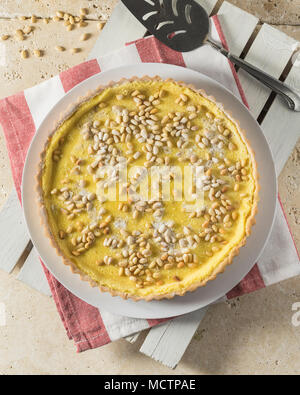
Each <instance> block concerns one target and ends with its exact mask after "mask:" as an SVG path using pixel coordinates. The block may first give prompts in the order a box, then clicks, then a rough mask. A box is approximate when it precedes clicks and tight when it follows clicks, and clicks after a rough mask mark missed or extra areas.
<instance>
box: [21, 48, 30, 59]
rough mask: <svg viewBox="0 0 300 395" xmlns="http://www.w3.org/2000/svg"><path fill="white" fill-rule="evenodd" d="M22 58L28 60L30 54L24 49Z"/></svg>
mask: <svg viewBox="0 0 300 395" xmlns="http://www.w3.org/2000/svg"><path fill="white" fill-rule="evenodd" d="M21 56H22V58H23V59H26V58H28V56H29V53H28V51H27V49H23V51H22V52H21Z"/></svg>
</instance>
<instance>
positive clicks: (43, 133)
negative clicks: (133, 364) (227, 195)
mask: <svg viewBox="0 0 300 395" xmlns="http://www.w3.org/2000/svg"><path fill="white" fill-rule="evenodd" d="M145 74H147V75H150V76H154V75H159V76H161V77H162V78H169V77H172V78H173V79H175V80H178V81H185V82H186V83H191V84H193V85H195V86H196V87H198V88H203V89H204V90H205V91H206V92H207V93H208V94H211V95H213V96H214V97H215V98H216V99H217V100H218V101H220V102H221V103H223V104H224V107H225V108H226V109H228V110H229V111H231V112H232V114H233V116H234V117H235V118H236V119H238V120H239V121H240V124H241V126H242V128H243V129H245V130H246V131H247V138H248V139H249V141H250V144H251V146H252V147H253V149H254V152H255V155H256V161H257V164H258V171H259V175H260V185H261V190H260V202H259V207H258V214H257V216H256V225H255V227H254V229H253V232H252V234H251V236H250V237H249V238H248V240H247V244H246V246H245V247H243V248H242V249H241V251H240V254H239V255H238V256H237V257H236V258H235V259H234V262H233V264H232V265H230V266H229V267H228V268H227V269H226V270H225V272H224V273H222V274H220V275H219V276H217V278H216V279H215V280H214V281H211V282H209V283H208V284H207V285H206V286H205V287H202V288H199V289H198V290H196V291H195V292H193V293H188V294H187V295H185V296H177V297H175V298H173V299H171V300H161V301H152V302H144V301H140V302H133V301H131V300H123V299H121V298H120V297H112V296H111V295H110V294H109V293H100V292H99V290H98V289H97V288H91V287H90V285H89V284H88V283H86V282H83V281H81V280H80V278H79V276H78V275H76V274H72V273H71V271H70V269H69V267H67V266H65V265H64V264H63V262H62V259H61V258H60V257H58V256H57V255H56V252H55V250H54V248H53V247H51V245H50V242H49V240H48V239H47V237H45V235H44V231H43V230H42V229H41V224H40V219H39V211H38V204H37V194H36V192H35V190H36V188H35V182H36V181H35V176H36V174H37V171H38V163H39V155H40V152H41V151H42V149H43V147H44V144H45V142H46V139H47V137H48V133H49V131H51V128H52V127H53V125H54V122H55V121H56V120H57V119H58V118H59V114H60V113H61V112H62V110H63V109H65V108H67V107H68V105H69V104H71V103H73V102H74V101H75V100H76V99H77V98H78V97H79V96H82V95H84V94H86V93H87V92H88V91H89V90H93V89H95V88H96V87H97V86H98V85H100V84H106V83H108V82H109V81H111V80H115V81H118V80H119V79H121V78H122V77H127V78H129V77H132V76H135V75H136V76H143V75H145ZM22 196H23V207H24V213H25V219H26V222H27V226H28V229H29V233H30V236H31V239H32V242H33V244H34V246H35V247H36V249H37V251H38V253H39V255H40V256H41V258H42V260H43V262H44V263H45V265H46V266H47V268H48V269H49V270H50V272H51V273H52V274H53V275H54V276H55V277H56V278H57V279H58V280H59V281H60V282H61V283H62V284H63V285H64V286H65V287H66V288H67V289H69V290H70V291H71V292H72V293H73V294H75V295H76V296H78V297H79V298H81V299H83V300H84V301H86V302H87V303H89V304H91V305H93V306H96V307H98V308H99V309H104V310H107V311H110V312H112V313H115V314H120V315H125V316H128V317H137V318H165V317H171V316H176V315H181V314H184V313H189V312H191V311H194V310H197V309H199V308H201V307H204V306H206V305H208V304H210V303H212V302H214V301H215V300H217V299H218V298H220V297H222V296H223V295H225V294H226V292H228V291H229V290H231V289H232V288H233V287H234V286H235V285H236V284H238V283H239V281H240V280H241V279H242V278H243V277H244V276H245V275H246V274H247V273H248V272H249V271H250V269H251V268H252V266H253V265H254V263H255V262H256V261H257V259H258V257H259V256H260V254H261V252H262V250H263V248H264V246H265V244H266V242H267V239H268V237H269V234H270V231H271V227H272V224H273V219H274V214H275V207H276V196H277V185H276V175H275V169H274V164H273V159H272V155H271V152H270V149H269V146H268V144H267V141H266V139H265V137H264V135H263V133H262V131H261V129H260V127H259V125H258V124H257V122H256V121H255V119H254V118H253V117H252V116H251V114H250V113H249V111H248V110H247V108H246V107H245V106H244V105H243V104H242V103H241V102H240V101H239V100H238V99H237V98H236V97H235V96H233V95H232V94H231V92H229V91H228V90H227V89H226V88H224V87H223V86H221V85H220V84H219V83H217V82H215V81H213V80H212V79H210V78H208V77H206V76H205V75H202V74H200V73H198V72H195V71H192V70H189V69H186V68H182V67H178V66H173V65H167V64H157V63H143V64H137V65H132V66H125V67H120V68H117V69H113V70H109V71H105V72H102V73H100V74H97V75H95V76H93V77H91V78H89V79H87V80H86V81H84V82H82V83H81V84H80V85H77V86H76V87H75V88H74V89H72V90H71V91H70V92H68V93H67V94H66V95H65V96H64V97H63V98H62V99H61V100H60V101H59V102H58V103H57V104H56V105H55V106H54V108H53V109H52V110H51V111H50V112H49V113H48V115H47V116H46V118H45V119H44V121H43V122H42V124H41V126H40V127H39V129H38V131H37V133H36V135H35V136H34V139H33V141H32V143H31V146H30V148H29V151H28V155H27V159H26V163H25V167H24V173H23V184H22Z"/></svg>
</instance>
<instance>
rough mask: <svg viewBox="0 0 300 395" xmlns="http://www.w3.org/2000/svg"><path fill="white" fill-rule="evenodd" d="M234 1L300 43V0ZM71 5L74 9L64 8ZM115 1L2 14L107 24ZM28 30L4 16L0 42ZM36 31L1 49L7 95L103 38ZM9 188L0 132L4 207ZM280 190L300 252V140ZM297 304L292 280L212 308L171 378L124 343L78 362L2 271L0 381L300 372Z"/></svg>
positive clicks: (55, 327)
mask: <svg viewBox="0 0 300 395" xmlns="http://www.w3.org/2000/svg"><path fill="white" fill-rule="evenodd" d="M231 2H232V3H234V4H236V5H238V6H239V7H242V8H244V9H246V10H247V11H249V12H251V13H253V14H255V15H257V16H258V17H260V18H261V20H263V21H268V22H270V23H274V24H277V25H278V24H279V25H280V26H278V28H280V29H282V30H283V31H284V32H286V33H287V34H290V35H292V36H293V37H295V38H296V39H298V40H299V39H300V28H299V27H297V26H289V25H290V24H292V25H297V24H298V25H299V0H294V1H287V0H282V1H280V0H277V1H267V0H261V1H258V0H257V1H256V0H255V1H254V0H252V1H250V0H249V1H247V0H231ZM65 3H67V5H68V7H69V8H68V9H66V8H64V7H66V6H65ZM115 3H116V1H108V0H107V1H103V0H102V1H101V0H98V1H95V0H93V1H87V0H83V1H78V0H73V1H72V2H63V1H58V0H55V1H50V0H49V2H46V1H35V0H27V1H20V0H17V1H16V0H2V1H1V2H0V16H1V15H2V16H3V15H5V16H7V17H9V16H12V15H15V14H18V15H31V14H35V15H37V16H42V17H45V16H51V15H54V13H55V11H56V10H60V9H62V10H63V11H67V12H70V13H72V14H77V13H78V10H79V8H80V7H82V6H86V7H89V9H90V10H91V11H90V13H89V18H91V19H98V18H101V19H106V18H107V15H108V14H109V12H110V8H112V6H113V5H114V4H115ZM275 3H276V4H277V6H275ZM94 6H97V7H96V8H95V7H94ZM109 6H110V7H109ZM297 7H298V8H297ZM297 10H298V11H297ZM26 24H31V23H30V22H29V21H19V20H15V19H14V20H12V19H10V18H8V19H3V18H2V19H1V18H0V35H1V34H4V33H7V34H11V35H13V33H14V31H15V30H16V29H18V28H22V27H23V26H25V25H26ZM34 26H35V30H34V32H33V34H31V36H30V37H28V38H27V39H26V40H25V41H22V42H19V41H15V40H14V39H12V38H11V39H9V40H8V41H5V42H1V41H0V55H1V56H0V81H1V82H2V84H1V92H0V97H4V96H6V95H9V94H13V93H15V92H17V91H19V90H20V89H24V88H26V87H29V86H32V85H34V84H37V83H38V82H40V81H43V80H44V79H47V78H49V77H51V75H55V74H56V73H57V72H59V71H61V70H64V69H65V68H67V67H70V66H72V65H74V64H76V63H79V62H80V61H82V60H84V58H85V57H86V55H87V53H88V52H89V50H90V48H91V47H92V45H93V43H94V40H95V39H96V37H97V35H98V34H99V32H98V31H97V29H96V21H90V22H89V24H88V26H87V27H86V28H84V29H76V30H74V31H72V32H66V31H65V28H64V27H63V25H62V23H54V22H50V23H49V25H45V24H44V23H43V22H42V21H39V22H38V23H37V24H34ZM83 31H84V32H89V33H92V37H91V38H90V39H89V40H88V41H85V42H84V43H82V42H80V41H79V37H80V34H81V33H82V32H83ZM55 45H63V46H65V47H66V48H67V49H68V50H67V51H66V52H62V53H61V52H59V53H58V52H56V51H55V50H54V49H53V48H54V46H55ZM72 47H81V48H82V51H81V52H80V53H78V54H76V55H71V54H70V52H69V49H70V48H72ZM4 48H5V49H4ZM22 48H29V49H30V50H31V49H34V48H39V49H42V50H44V56H43V57H42V58H34V57H33V56H30V58H29V59H26V60H21V58H20V56H19V51H20V50H21V49H22ZM3 55H5V56H3ZM32 70H35V72H34V73H32ZM11 188H12V179H11V172H10V169H9V165H8V157H7V152H6V148H5V143H4V139H3V136H2V134H1V133H0V207H1V206H2V205H3V203H4V201H5V200H6V197H7V195H8V193H9V191H10V190H11ZM279 192H280V195H281V199H282V202H283V205H284V207H285V209H286V212H287V215H288V220H289V224H290V226H291V229H292V231H293V234H294V238H295V242H296V244H297V246H298V248H300V206H299V201H300V141H299V142H298V144H297V147H296V148H295V149H294V151H293V154H292V155H291V157H290V159H289V161H288V163H287V164H286V166H285V168H284V170H283V171H282V173H281V175H280V178H279ZM299 301H300V279H299V278H294V279H291V280H288V281H285V282H282V283H280V284H277V285H275V286H272V287H268V288H267V289H264V290H261V291H259V292H256V293H254V294H251V295H246V296H244V297H242V298H240V299H239V300H234V301H233V302H230V303H226V304H219V305H215V306H212V307H211V308H210V309H209V311H208V313H207V314H206V316H205V318H204V321H203V322H202V324H201V325H200V327H199V329H198V331H197V333H196V334H195V336H194V339H193V340H192V342H191V344H190V346H189V347H188V349H187V351H186V353H185V355H184V357H183V359H182V361H181V362H180V364H179V366H178V367H177V369H176V370H175V371H170V370H169V369H167V368H165V367H163V366H162V365H160V364H159V363H157V362H155V361H153V360H151V359H149V358H147V357H145V356H143V355H142V354H141V353H139V352H138V349H139V346H140V344H141V340H140V341H138V342H137V343H136V344H134V345H131V344H129V343H127V342H126V341H124V340H120V341H118V342H115V343H113V344H109V345H107V346H105V347H103V348H101V349H97V350H92V351H88V352H85V353H82V354H76V353H75V348H74V346H73V343H72V342H69V341H68V340H67V337H66V334H65V330H64V328H63V325H62V323H61V320H60V318H59V316H58V314H57V311H56V308H55V305H54V303H53V301H52V300H51V299H49V298H48V297H45V296H43V295H40V294H39V293H38V292H36V291H34V290H32V289H31V288H29V287H27V286H25V285H24V284H23V283H20V282H18V281H17V280H16V279H15V272H13V274H12V275H8V274H6V273H3V272H0V302H2V303H4V304H5V305H6V311H7V325H6V326H4V327H0V350H1V353H0V374H28V373H36V374H42V373H44V374H55V373H56V374H101V373H102V374H104V373H112V374H113V373H115V374H121V373H124V374H155V373H162V374H163V373H168V374H180V373H186V374H193V373H198V374H212V373H217V374H226V373H232V374H238V373H245V374H250V373H254V374H255V373H260V374H267V373H269V374H284V373H288V374H291V373H299V371H300V357H299V347H300V327H294V326H293V325H292V323H291V318H292V315H293V312H292V304H293V303H294V302H299Z"/></svg>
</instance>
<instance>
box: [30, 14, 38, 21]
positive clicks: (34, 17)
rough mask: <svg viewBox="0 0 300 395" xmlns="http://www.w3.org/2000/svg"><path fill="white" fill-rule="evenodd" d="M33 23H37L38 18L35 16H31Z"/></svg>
mask: <svg viewBox="0 0 300 395" xmlns="http://www.w3.org/2000/svg"><path fill="white" fill-rule="evenodd" d="M31 22H32V23H36V22H37V17H36V16H35V15H32V16H31Z"/></svg>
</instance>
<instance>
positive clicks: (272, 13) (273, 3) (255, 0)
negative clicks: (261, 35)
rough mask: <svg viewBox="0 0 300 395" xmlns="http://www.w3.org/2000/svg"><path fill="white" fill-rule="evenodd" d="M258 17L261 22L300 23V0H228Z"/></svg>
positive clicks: (277, 23)
mask: <svg viewBox="0 0 300 395" xmlns="http://www.w3.org/2000/svg"><path fill="white" fill-rule="evenodd" d="M228 2H229V3H232V4H234V5H236V6H237V7H240V8H242V9H244V10H245V11H248V12H250V14H253V15H255V16H256V17H258V18H259V19H260V20H261V22H267V23H271V24H276V25H298V26H299V25H300V11H299V9H300V0H228Z"/></svg>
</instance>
